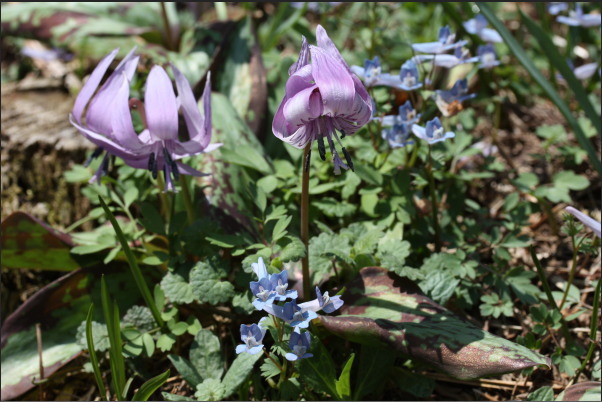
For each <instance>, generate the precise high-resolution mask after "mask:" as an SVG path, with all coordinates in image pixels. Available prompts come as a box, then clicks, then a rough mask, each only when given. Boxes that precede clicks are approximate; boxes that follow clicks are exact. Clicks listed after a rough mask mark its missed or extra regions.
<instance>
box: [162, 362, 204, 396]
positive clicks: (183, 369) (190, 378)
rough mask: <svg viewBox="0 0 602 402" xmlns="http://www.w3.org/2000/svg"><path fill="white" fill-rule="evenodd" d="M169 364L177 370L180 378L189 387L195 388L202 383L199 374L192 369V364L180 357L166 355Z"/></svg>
mask: <svg viewBox="0 0 602 402" xmlns="http://www.w3.org/2000/svg"><path fill="white" fill-rule="evenodd" d="M167 357H168V358H169V361H171V364H173V366H174V367H175V368H176V370H178V373H180V375H181V376H182V378H183V379H184V380H185V381H186V382H187V383H188V384H190V386H191V387H193V388H196V386H197V385H198V384H200V383H201V382H203V377H201V375H200V374H199V372H198V371H197V370H196V369H195V368H194V366H193V365H192V363H191V362H190V361H189V360H187V359H185V358H184V357H182V356H178V355H173V354H169V355H167Z"/></svg>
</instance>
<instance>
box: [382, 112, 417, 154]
mask: <svg viewBox="0 0 602 402" xmlns="http://www.w3.org/2000/svg"><path fill="white" fill-rule="evenodd" d="M419 119H420V114H417V113H416V110H414V107H413V106H412V103H411V102H410V101H406V103H404V104H403V105H401V106H400V107H399V114H397V115H388V116H384V117H378V118H375V120H380V121H381V123H382V125H383V127H385V128H384V130H382V133H381V135H382V137H383V138H384V139H386V140H387V141H388V142H389V145H390V146H391V147H393V148H399V147H404V146H406V145H411V144H413V143H414V141H412V140H409V136H410V132H411V130H410V127H411V126H412V124H414V123H416V122H417V121H418V120H419Z"/></svg>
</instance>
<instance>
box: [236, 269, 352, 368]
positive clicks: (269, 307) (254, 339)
mask: <svg viewBox="0 0 602 402" xmlns="http://www.w3.org/2000/svg"><path fill="white" fill-rule="evenodd" d="M251 266H252V268H253V272H255V274H256V275H257V279H258V280H257V281H252V282H250V285H249V286H250V288H251V292H252V293H253V296H255V300H254V301H253V306H255V308H256V309H257V310H263V311H265V312H267V313H268V314H271V315H273V316H274V317H277V318H279V319H281V320H282V321H283V322H285V323H286V324H288V325H290V326H291V327H293V332H292V333H291V337H290V340H289V346H290V348H291V351H292V353H287V354H286V356H285V357H286V359H288V360H291V361H293V360H297V359H304V358H307V357H312V356H313V355H312V354H311V353H307V350H308V349H309V346H310V335H309V332H303V333H301V332H300V331H301V328H307V327H308V326H309V322H310V321H311V320H313V319H314V318H317V317H318V314H317V312H318V311H320V310H321V311H324V312H325V313H332V312H333V311H335V310H337V309H339V308H340V307H341V306H342V305H343V300H341V297H340V296H332V297H330V296H329V295H328V292H324V294H322V292H321V291H320V289H319V288H318V287H316V296H317V297H316V299H315V300H312V301H308V302H305V303H301V304H297V291H296V290H290V289H288V273H287V271H286V270H283V271H281V272H280V273H278V274H268V271H267V267H266V265H265V263H264V261H263V258H261V257H259V260H258V261H257V263H254V264H251ZM287 299H290V301H286V300H287ZM277 302H284V303H283V304H278V303H277ZM264 319H265V317H264V318H262V320H261V321H260V322H259V324H251V325H245V324H243V325H241V326H240V337H241V340H242V342H243V344H242V345H238V346H237V347H236V353H238V354H240V353H242V352H247V353H250V354H255V353H259V352H260V351H261V350H262V349H263V338H264V336H265V333H266V329H265V328H264V327H262V326H261V322H262V321H263V320H264Z"/></svg>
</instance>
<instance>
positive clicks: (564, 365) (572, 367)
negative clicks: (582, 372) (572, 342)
mask: <svg viewBox="0 0 602 402" xmlns="http://www.w3.org/2000/svg"><path fill="white" fill-rule="evenodd" d="M580 366H581V362H580V361H579V359H578V358H576V357H575V356H571V355H566V356H562V359H561V360H560V364H559V365H558V369H559V370H560V371H561V372H563V373H566V374H567V375H568V376H569V377H572V376H573V375H575V371H577V369H578V368H579V367H580Z"/></svg>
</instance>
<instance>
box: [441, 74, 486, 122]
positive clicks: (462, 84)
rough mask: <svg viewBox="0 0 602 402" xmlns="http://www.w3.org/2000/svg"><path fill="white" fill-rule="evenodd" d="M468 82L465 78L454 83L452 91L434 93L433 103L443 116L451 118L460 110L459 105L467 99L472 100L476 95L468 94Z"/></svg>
mask: <svg viewBox="0 0 602 402" xmlns="http://www.w3.org/2000/svg"><path fill="white" fill-rule="evenodd" d="M467 92H468V81H467V80H466V78H464V79H461V80H458V81H456V83H455V84H454V86H453V87H452V89H450V90H448V91H444V90H437V91H435V103H436V104H437V107H438V108H439V110H440V111H441V113H442V114H443V116H451V115H453V114H455V113H456V112H457V111H459V110H461V107H460V106H461V104H462V102H464V101H465V100H467V99H472V98H474V97H475V96H477V94H469V93H467Z"/></svg>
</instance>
